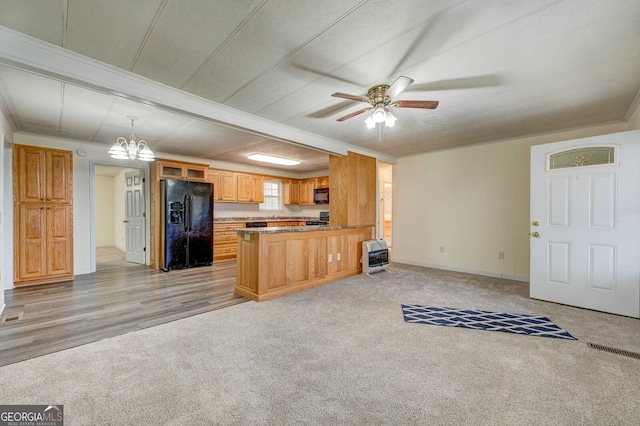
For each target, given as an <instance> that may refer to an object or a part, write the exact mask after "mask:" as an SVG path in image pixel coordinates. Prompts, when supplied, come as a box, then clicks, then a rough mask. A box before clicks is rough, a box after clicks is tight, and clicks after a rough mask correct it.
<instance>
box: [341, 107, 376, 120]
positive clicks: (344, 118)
mask: <svg viewBox="0 0 640 426" xmlns="http://www.w3.org/2000/svg"><path fill="white" fill-rule="evenodd" d="M370 109H371V108H364V109H361V110H358V111H356V112H352V113H351V114H347V115H345V116H344V117H340V118H338V119H337V120H336V121H345V120H348V119H350V118H353V117H355V116H356V115H360V114H362V113H363V112H367V111H369V110H370Z"/></svg>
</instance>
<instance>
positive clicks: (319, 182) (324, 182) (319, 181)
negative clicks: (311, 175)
mask: <svg viewBox="0 0 640 426" xmlns="http://www.w3.org/2000/svg"><path fill="white" fill-rule="evenodd" d="M328 187H329V176H321V177H318V178H316V188H328Z"/></svg>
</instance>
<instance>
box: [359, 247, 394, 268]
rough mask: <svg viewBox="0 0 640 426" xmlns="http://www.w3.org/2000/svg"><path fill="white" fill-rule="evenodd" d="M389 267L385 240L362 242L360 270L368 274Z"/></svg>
mask: <svg viewBox="0 0 640 426" xmlns="http://www.w3.org/2000/svg"><path fill="white" fill-rule="evenodd" d="M388 267H389V248H388V247H387V242H386V241H385V240H367V241H363V242H362V272H363V273H365V274H367V275H369V274H373V273H375V272H380V271H384V270H385V269H387V268H388Z"/></svg>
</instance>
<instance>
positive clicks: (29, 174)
mask: <svg viewBox="0 0 640 426" xmlns="http://www.w3.org/2000/svg"><path fill="white" fill-rule="evenodd" d="M14 149H15V150H16V154H15V155H16V161H17V163H16V169H17V170H18V176H17V179H16V183H17V193H18V200H17V201H18V202H19V203H43V202H47V203H60V204H69V203H71V201H72V198H73V184H72V182H73V180H72V176H73V162H72V161H73V157H72V153H71V152H70V151H61V150H56V149H45V148H40V147H35V146H26V145H15V146H14Z"/></svg>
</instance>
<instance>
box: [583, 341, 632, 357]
mask: <svg viewBox="0 0 640 426" xmlns="http://www.w3.org/2000/svg"><path fill="white" fill-rule="evenodd" d="M587 346H589V347H590V348H593V349H598V350H600V351H605V352H610V353H612V354H617V355H623V356H626V357H629V358H635V359H640V353H637V352H631V351H625V350H624V349H618V348H612V347H610V346H604V345H599V344H597V343H590V342H587Z"/></svg>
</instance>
